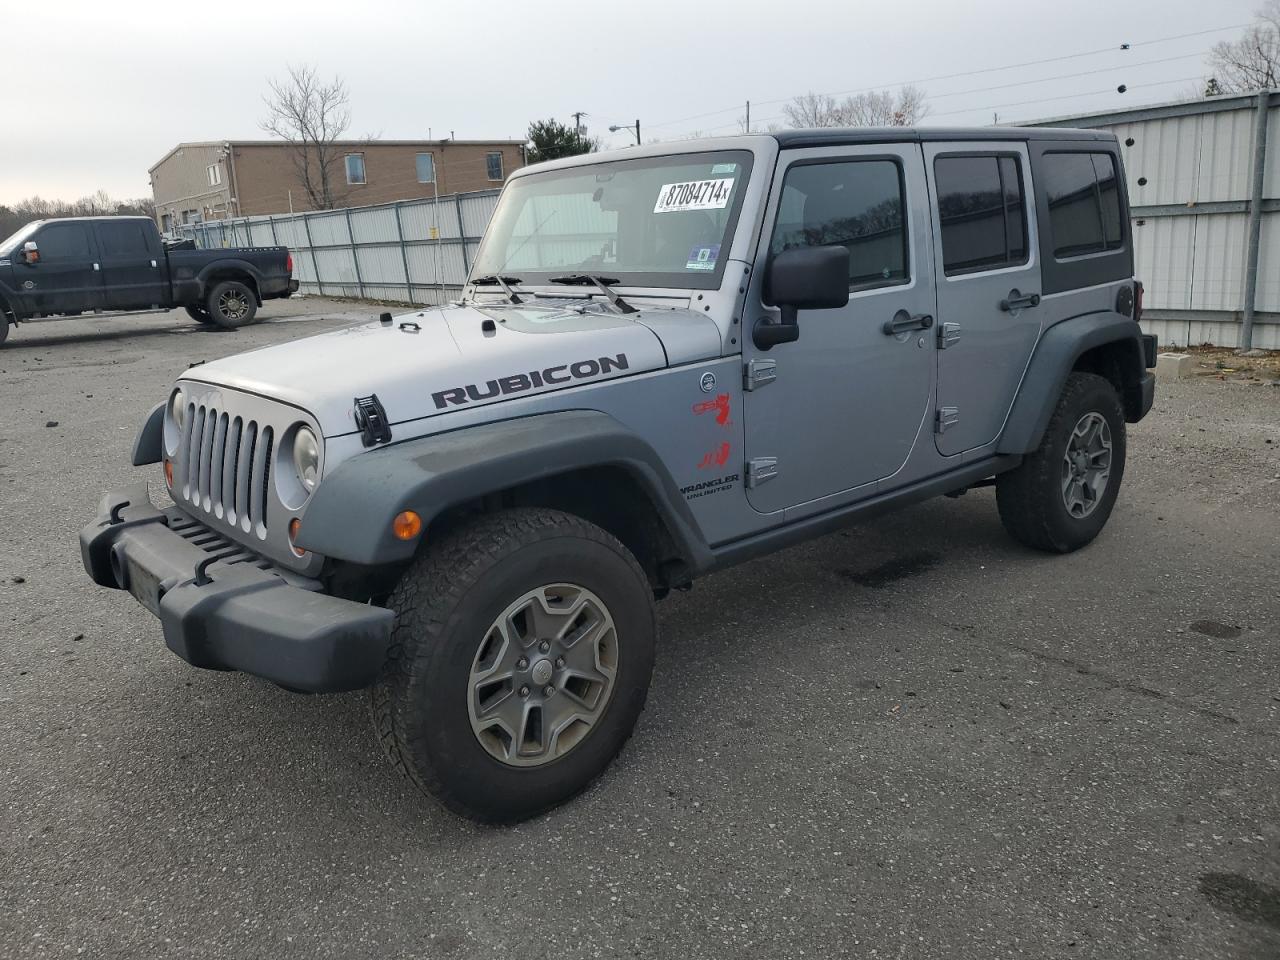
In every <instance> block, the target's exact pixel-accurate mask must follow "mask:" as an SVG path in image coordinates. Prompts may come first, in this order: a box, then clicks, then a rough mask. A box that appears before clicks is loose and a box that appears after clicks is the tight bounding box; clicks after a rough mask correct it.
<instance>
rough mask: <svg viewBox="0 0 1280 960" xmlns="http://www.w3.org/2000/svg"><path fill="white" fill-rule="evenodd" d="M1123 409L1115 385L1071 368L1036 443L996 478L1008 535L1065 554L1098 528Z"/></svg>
mask: <svg viewBox="0 0 1280 960" xmlns="http://www.w3.org/2000/svg"><path fill="white" fill-rule="evenodd" d="M1124 461H1125V424H1124V411H1123V409H1122V408H1121V406H1120V398H1119V396H1117V395H1116V390H1115V387H1113V386H1112V385H1111V382H1110V381H1109V380H1107V379H1106V378H1105V377H1100V376H1098V375H1097V374H1093V373H1073V374H1071V375H1070V376H1069V377H1068V378H1067V383H1066V386H1064V387H1063V389H1062V396H1061V397H1060V398H1059V400H1058V406H1057V408H1056V409H1055V410H1054V412H1053V416H1052V417H1051V418H1050V419H1049V425H1048V427H1046V428H1045V432H1044V438H1043V439H1042V440H1041V442H1040V447H1039V449H1037V450H1036V451H1035V452H1034V453H1032V454H1031V455H1029V456H1028V457H1027V458H1026V459H1025V460H1023V462H1022V464H1021V466H1019V467H1018V468H1017V469H1016V470H1011V471H1009V472H1008V473H1005V474H1001V476H1000V477H999V478H998V479H997V480H996V504H997V506H998V507H999V509H1000V519H1001V521H1002V522H1003V523H1004V526H1005V529H1006V530H1008V531H1009V533H1010V534H1011V535H1012V536H1013V537H1014V539H1016V540H1018V541H1020V542H1022V543H1024V544H1026V545H1027V546H1029V547H1034V548H1035V549H1037V550H1048V551H1051V552H1054V553H1069V552H1070V551H1072V550H1078V549H1079V548H1080V547H1083V546H1084V545H1085V544H1087V543H1089V542H1090V541H1091V540H1093V538H1094V537H1096V536H1097V535H1098V534H1099V533H1101V532H1102V528H1103V527H1104V526H1105V525H1106V523H1107V518H1108V517H1110V516H1111V508H1112V507H1113V506H1115V502H1116V495H1117V494H1118V493H1119V492H1120V481H1121V479H1122V478H1123V477H1124Z"/></svg>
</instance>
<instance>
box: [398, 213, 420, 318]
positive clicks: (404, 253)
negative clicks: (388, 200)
mask: <svg viewBox="0 0 1280 960" xmlns="http://www.w3.org/2000/svg"><path fill="white" fill-rule="evenodd" d="M393 209H394V210H395V212H396V239H398V240H399V241H400V262H401V263H403V264H404V289H405V292H406V293H407V294H409V302H410V303H414V302H415V301H414V299H413V280H412V279H411V278H410V276H409V251H408V249H407V248H406V247H405V245H404V224H403V223H401V222H400V203H399V201H397V202H396V203H395V204H394V205H393Z"/></svg>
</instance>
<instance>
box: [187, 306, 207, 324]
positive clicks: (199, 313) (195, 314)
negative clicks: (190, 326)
mask: <svg viewBox="0 0 1280 960" xmlns="http://www.w3.org/2000/svg"><path fill="white" fill-rule="evenodd" d="M183 309H185V310H186V311H187V316H189V317H190V318H191V319H192V320H194V321H195V322H196V323H213V317H211V316H209V308H208V307H206V306H203V305H201V304H198V303H193V304H188V305H187V306H186V307H184V308H183Z"/></svg>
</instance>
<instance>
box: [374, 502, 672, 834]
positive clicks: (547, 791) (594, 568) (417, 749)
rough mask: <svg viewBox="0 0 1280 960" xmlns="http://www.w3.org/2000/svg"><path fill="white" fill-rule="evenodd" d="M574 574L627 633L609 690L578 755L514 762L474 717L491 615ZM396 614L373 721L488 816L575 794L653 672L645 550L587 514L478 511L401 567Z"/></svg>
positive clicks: (633, 713) (512, 818)
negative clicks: (473, 683)
mask: <svg viewBox="0 0 1280 960" xmlns="http://www.w3.org/2000/svg"><path fill="white" fill-rule="evenodd" d="M552 583H572V584H578V585H580V586H582V587H584V588H586V589H587V590H590V591H591V592H592V593H594V594H595V595H596V596H597V597H599V598H600V600H601V601H602V602H603V603H604V604H605V605H606V607H607V608H608V611H609V613H610V615H611V616H612V618H613V621H614V624H615V626H616V631H617V658H618V659H617V666H616V674H615V679H614V685H613V687H612V693H611V696H610V698H609V700H608V702H607V704H606V705H605V706H604V708H603V713H602V714H601V715H600V718H599V720H598V721H597V722H596V723H595V725H594V726H593V727H592V728H591V729H590V730H589V731H588V732H587V734H586V735H585V736H584V737H583V738H582V740H581V741H580V742H578V743H577V744H576V745H575V746H574V747H572V749H570V750H569V751H568V752H566V753H565V754H563V755H562V756H559V757H557V758H555V759H552V760H549V761H548V762H546V763H544V764H543V765H541V766H532V767H519V766H510V765H507V764H506V763H504V762H502V761H501V760H498V759H496V758H495V757H494V756H491V755H490V753H489V752H488V751H487V750H486V749H485V747H484V746H482V745H481V742H480V740H479V739H478V737H477V735H476V733H475V732H473V729H472V723H471V719H470V714H469V706H468V705H469V703H470V695H471V690H470V689H469V687H468V684H469V683H470V679H471V671H472V669H473V663H474V661H475V658H476V656H477V652H478V651H479V649H480V644H481V643H482V641H483V639H484V636H485V634H486V632H487V631H488V630H489V627H490V625H491V624H492V623H493V622H494V620H495V618H496V617H498V616H499V615H501V613H502V612H503V611H504V610H505V609H506V608H507V606H508V604H510V603H512V602H513V601H515V600H516V599H517V598H519V597H520V596H521V595H522V594H524V593H525V592H527V591H529V590H532V589H536V588H537V587H539V586H543V585H546V584H552ZM389 605H390V606H391V608H392V609H393V610H395V613H396V622H395V628H394V630H393V632H392V635H391V642H390V645H389V648H388V651H387V659H386V663H385V666H384V669H383V672H382V675H381V677H380V679H379V681H378V682H377V683H376V684H375V686H374V687H373V689H372V691H371V706H372V711H373V722H374V728H375V730H376V732H377V735H378V739H379V740H380V741H381V743H382V746H383V748H384V750H385V751H386V754H387V756H388V758H389V759H390V760H391V762H392V764H393V765H395V766H396V767H397V768H398V769H399V770H400V772H401V773H402V774H404V775H405V776H406V777H408V778H409V779H410V780H411V781H412V782H413V783H414V784H416V785H417V786H418V788H419V789H421V790H422V791H423V792H424V793H426V794H428V795H429V796H431V797H433V798H434V799H436V800H437V801H439V802H440V803H441V804H443V805H444V806H445V807H447V808H448V809H450V810H452V811H454V812H455V813H458V814H460V815H462V816H464V817H467V818H469V819H471V820H475V821H477V822H480V823H514V822H517V821H520V820H524V819H527V818H529V817H532V816H536V815H537V814H539V813H542V812H544V811H546V810H548V809H550V808H552V807H554V806H556V805H557V804H560V803H563V802H564V801H566V800H568V799H570V798H571V797H574V796H576V795H577V794H579V793H581V792H582V791H583V790H585V789H586V788H587V787H588V786H589V785H590V784H591V783H592V782H593V781H594V780H595V779H596V778H597V777H599V776H600V775H601V774H602V773H603V772H604V770H605V768H606V767H607V766H608V765H609V763H610V762H611V761H612V760H613V758H614V756H615V755H616V754H617V753H618V752H619V751H620V750H621V749H622V747H623V745H624V744H625V743H626V741H627V739H628V738H629V737H630V736H631V732H632V730H633V729H634V727H635V724H636V721H637V720H638V719H639V716H640V713H641V711H642V710H643V709H644V702H645V697H646V695H647V693H648V688H649V679H650V677H651V675H652V673H653V660H654V646H655V642H656V637H657V619H656V615H655V612H654V603H653V593H652V589H651V587H650V585H649V582H648V579H647V578H646V577H645V574H644V572H643V571H642V570H641V569H640V565H639V564H638V563H637V562H636V560H635V557H633V556H632V555H631V553H630V552H629V551H628V550H627V549H626V547H624V546H623V545H622V544H621V543H620V542H619V541H618V540H616V539H615V538H614V537H613V536H611V535H610V534H608V533H607V532H605V531H604V530H602V529H600V528H599V527H597V526H595V525H594V524H591V523H588V522H587V521H585V520H583V519H581V518H579V517H576V516H572V515H570V514H567V513H562V512H560V511H557V510H547V509H515V510H506V511H501V512H498V513H494V514H489V515H485V516H482V517H479V518H478V519H476V520H475V521H473V522H471V523H469V524H467V525H465V526H463V527H460V528H458V529H455V530H454V531H453V532H451V533H449V534H446V535H445V536H444V537H443V538H442V539H441V540H440V542H439V543H437V544H434V545H428V546H427V548H426V549H425V550H424V551H423V552H422V553H421V554H420V555H419V556H418V558H417V559H416V560H415V561H414V562H413V564H412V565H411V566H410V567H409V569H408V570H406V571H405V573H404V575H403V576H402V577H401V579H400V582H399V583H398V585H397V586H396V588H395V590H394V591H393V593H392V595H391V598H390V604H389Z"/></svg>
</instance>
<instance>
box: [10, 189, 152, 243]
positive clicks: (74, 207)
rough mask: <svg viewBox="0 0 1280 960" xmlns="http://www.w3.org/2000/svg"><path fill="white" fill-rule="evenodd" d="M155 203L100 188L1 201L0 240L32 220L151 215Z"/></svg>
mask: <svg viewBox="0 0 1280 960" xmlns="http://www.w3.org/2000/svg"><path fill="white" fill-rule="evenodd" d="M154 215H155V203H154V202H153V201H152V200H151V198H150V197H139V198H137V199H134V200H116V199H114V198H113V197H111V196H109V195H108V194H107V192H106V191H105V190H99V191H98V192H97V193H92V194H90V195H89V196H87V197H81V198H80V199H79V200H70V201H67V200H45V199H44V198H43V197H29V198H27V199H26V200H19V201H18V202H17V203H14V204H3V203H0V239H4V238H5V237H7V236H9V235H10V234H11V233H14V232H16V231H17V230H18V229H19V228H20V227H22V226H24V225H25V224H28V223H30V222H31V221H32V220H50V219H53V218H55V217H151V216H154Z"/></svg>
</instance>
